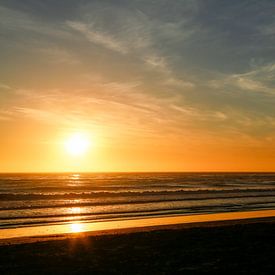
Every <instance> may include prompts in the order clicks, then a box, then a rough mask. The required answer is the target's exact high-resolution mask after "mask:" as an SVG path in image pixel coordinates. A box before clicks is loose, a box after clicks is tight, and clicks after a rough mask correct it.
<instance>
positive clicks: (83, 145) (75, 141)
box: [65, 133, 90, 156]
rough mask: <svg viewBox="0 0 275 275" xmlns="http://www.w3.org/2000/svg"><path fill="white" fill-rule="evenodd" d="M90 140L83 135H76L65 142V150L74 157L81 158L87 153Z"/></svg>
mask: <svg viewBox="0 0 275 275" xmlns="http://www.w3.org/2000/svg"><path fill="white" fill-rule="evenodd" d="M89 147H90V140H89V138H88V137H87V135H85V134H83V133H75V134H73V135H71V136H70V137H69V138H68V139H67V140H66V141H65V149H66V151H67V152H68V153H69V154H70V155H72V156H81V155H84V154H85V153H87V151H88V149H89Z"/></svg>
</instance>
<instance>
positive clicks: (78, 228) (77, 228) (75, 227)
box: [71, 223, 83, 233]
mask: <svg viewBox="0 0 275 275" xmlns="http://www.w3.org/2000/svg"><path fill="white" fill-rule="evenodd" d="M82 231H83V224H81V223H72V224H71V232H72V233H80V232H82Z"/></svg>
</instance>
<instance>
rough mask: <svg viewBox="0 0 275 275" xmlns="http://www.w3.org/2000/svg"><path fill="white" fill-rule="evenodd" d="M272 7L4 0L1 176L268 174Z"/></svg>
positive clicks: (272, 115)
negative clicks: (83, 140)
mask: <svg viewBox="0 0 275 275" xmlns="http://www.w3.org/2000/svg"><path fill="white" fill-rule="evenodd" d="M274 10H275V1H273V0H272V1H271V0H270V1H267V0H263V1H242V0H233V1H225V0H216V1H215V0H211V1H209V0H201V1H199V0H190V1H188V0H186V1H168V0H158V1H149V0H136V1H135V0H133V1H126V0H124V1H121V0H118V1H108V0H106V1H92V0H90V1H88V0H80V1H72V0H66V1H65V0H60V1H54V0H43V1H42V0H41V1H40V0H36V1H32V0H25V1H21V0H17V1H15V0H6V1H5V0H0V39H1V43H0V60H1V66H0V172H18V171H19V172H27V171H29V172H38V171H49V172H51V171H232V170H233V171H272V170H275V161H274V159H275V17H274ZM82 133H86V134H88V135H89V136H91V137H92V143H93V146H92V147H91V148H89V150H87V152H85V154H83V155H82V156H81V157H77V158H76V157H73V156H68V153H67V152H66V150H64V142H66V139H67V138H68V136H73V135H79V134H80V135H81V134H82Z"/></svg>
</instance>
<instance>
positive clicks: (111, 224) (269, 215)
mask: <svg viewBox="0 0 275 275" xmlns="http://www.w3.org/2000/svg"><path fill="white" fill-rule="evenodd" d="M258 222H271V223H274V222H275V210H258V211H244V212H225V213H215V214H195V215H185V216H183V215H180V216H167V217H155V218H142V219H129V220H116V221H101V222H94V223H84V222H82V223H80V222H74V223H67V224H58V225H45V226H33V227H22V228H11V229H1V230H0V246H3V245H13V244H22V243H32V242H40V241H48V240H58V239H59V240H60V239H68V238H69V239H70V238H83V237H88V236H99V235H108V234H110V235H113V234H129V233H137V232H145V231H147V232H150V231H157V230H163V229H168V230H170V229H171V230H172V229H184V228H195V227H196V228H197V227H219V226H227V225H237V224H249V223H258Z"/></svg>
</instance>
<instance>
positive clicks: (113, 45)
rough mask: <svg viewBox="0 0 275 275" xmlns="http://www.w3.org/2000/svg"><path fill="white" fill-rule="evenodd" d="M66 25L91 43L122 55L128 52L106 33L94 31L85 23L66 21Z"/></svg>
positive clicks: (91, 26)
mask: <svg viewBox="0 0 275 275" xmlns="http://www.w3.org/2000/svg"><path fill="white" fill-rule="evenodd" d="M67 25H68V26H69V27H71V28H72V29H73V30H76V31H78V32H80V33H81V34H83V35H84V36H85V37H86V38H87V39H88V40H89V41H90V42H92V43H95V44H98V45H101V46H103V47H105V48H107V49H111V50H114V51H117V52H119V53H122V54H125V53H127V52H128V49H127V48H126V47H125V46H124V45H123V44H122V43H121V42H120V41H119V40H116V39H115V38H114V37H113V36H112V35H110V34H108V33H107V32H103V31H98V30H95V29H94V27H93V25H89V26H88V25H87V24H85V23H82V22H74V21H68V22H67Z"/></svg>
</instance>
